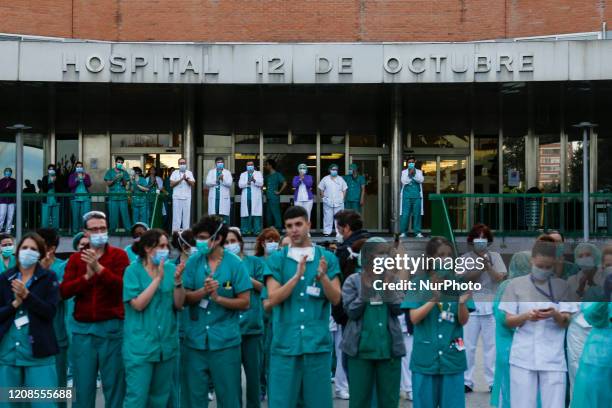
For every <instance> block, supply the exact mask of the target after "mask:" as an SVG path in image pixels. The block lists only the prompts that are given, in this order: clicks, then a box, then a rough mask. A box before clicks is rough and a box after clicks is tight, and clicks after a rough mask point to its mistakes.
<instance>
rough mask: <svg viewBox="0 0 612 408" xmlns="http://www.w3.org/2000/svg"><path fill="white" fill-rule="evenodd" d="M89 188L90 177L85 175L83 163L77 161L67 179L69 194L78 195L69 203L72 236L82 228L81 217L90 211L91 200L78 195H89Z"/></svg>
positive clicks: (85, 196)
mask: <svg viewBox="0 0 612 408" xmlns="http://www.w3.org/2000/svg"><path fill="white" fill-rule="evenodd" d="M89 187H91V177H89V174H87V173H85V168H83V162H80V161H78V162H76V163H75V164H74V173H72V174H70V176H69V177H68V188H70V192H71V193H74V194H78V195H75V196H74V198H73V199H72V200H71V201H70V206H71V209H72V224H71V227H72V228H71V231H72V233H73V234H76V233H77V231H80V230H81V229H82V228H83V216H84V215H85V214H87V213H88V212H89V211H90V210H91V198H90V197H89V196H87V195H80V194H87V193H89V190H88V189H89Z"/></svg>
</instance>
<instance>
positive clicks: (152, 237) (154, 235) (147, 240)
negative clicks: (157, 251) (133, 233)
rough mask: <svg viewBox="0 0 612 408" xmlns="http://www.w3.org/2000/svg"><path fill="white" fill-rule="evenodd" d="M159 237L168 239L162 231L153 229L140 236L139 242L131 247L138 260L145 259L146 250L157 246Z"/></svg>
mask: <svg viewBox="0 0 612 408" xmlns="http://www.w3.org/2000/svg"><path fill="white" fill-rule="evenodd" d="M161 237H166V238H168V234H167V233H166V231H164V230H163V229H159V228H153V229H150V230H148V231H147V232H145V233H144V234H142V236H141V237H140V241H138V242H136V243H134V245H132V251H134V253H135V254H136V255H138V257H139V258H140V259H145V258H146V257H147V251H146V250H147V248H155V247H156V246H157V245H159V240H160V238H161Z"/></svg>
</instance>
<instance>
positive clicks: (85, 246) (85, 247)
mask: <svg viewBox="0 0 612 408" xmlns="http://www.w3.org/2000/svg"><path fill="white" fill-rule="evenodd" d="M86 249H89V244H85V245H84V246H83V249H81V251H84V250H86Z"/></svg>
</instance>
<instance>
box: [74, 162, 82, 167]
mask: <svg viewBox="0 0 612 408" xmlns="http://www.w3.org/2000/svg"><path fill="white" fill-rule="evenodd" d="M79 164H80V165H81V166H82V165H83V162H82V161H78V162H75V163H74V167H76V166H77V165H79Z"/></svg>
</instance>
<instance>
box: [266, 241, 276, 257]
mask: <svg viewBox="0 0 612 408" xmlns="http://www.w3.org/2000/svg"><path fill="white" fill-rule="evenodd" d="M277 249H278V242H266V253H267V254H269V253H271V252H274V251H276V250H277Z"/></svg>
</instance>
